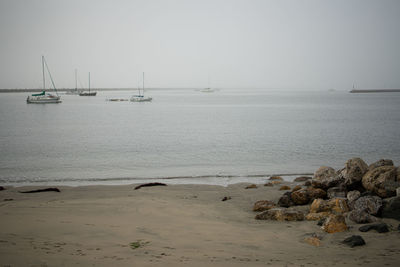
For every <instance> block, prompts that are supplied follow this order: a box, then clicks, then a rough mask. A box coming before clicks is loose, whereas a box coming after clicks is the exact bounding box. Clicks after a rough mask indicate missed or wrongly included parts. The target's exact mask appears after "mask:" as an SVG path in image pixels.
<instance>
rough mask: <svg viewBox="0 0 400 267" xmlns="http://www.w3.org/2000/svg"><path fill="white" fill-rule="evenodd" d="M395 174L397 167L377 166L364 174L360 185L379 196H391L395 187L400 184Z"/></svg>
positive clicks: (393, 194) (394, 192)
mask: <svg viewBox="0 0 400 267" xmlns="http://www.w3.org/2000/svg"><path fill="white" fill-rule="evenodd" d="M396 176H397V169H396V167H394V166H381V167H377V168H375V169H372V170H370V171H368V172H367V173H366V174H365V175H364V177H363V178H362V185H363V187H364V188H365V189H367V190H368V191H371V192H374V193H375V194H377V195H378V196H380V197H383V198H387V197H392V196H395V195H396V189H397V188H398V187H399V186H400V181H397V177H396ZM399 180H400V179H399Z"/></svg>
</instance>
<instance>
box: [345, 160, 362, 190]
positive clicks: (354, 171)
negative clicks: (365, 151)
mask: <svg viewBox="0 0 400 267" xmlns="http://www.w3.org/2000/svg"><path fill="white" fill-rule="evenodd" d="M367 171H368V165H367V164H366V163H365V162H364V161H363V160H362V159H360V158H352V159H349V160H348V161H347V162H346V164H345V168H344V170H343V171H342V175H343V178H344V183H345V185H346V186H347V187H350V188H352V187H354V186H356V185H357V184H359V183H360V182H361V180H362V178H363V176H364V174H365V173H366V172H367Z"/></svg>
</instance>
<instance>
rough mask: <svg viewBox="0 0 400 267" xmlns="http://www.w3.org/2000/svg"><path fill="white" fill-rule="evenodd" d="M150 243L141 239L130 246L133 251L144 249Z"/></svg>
mask: <svg viewBox="0 0 400 267" xmlns="http://www.w3.org/2000/svg"><path fill="white" fill-rule="evenodd" d="M149 243H150V241H143V240H142V239H139V240H137V241H135V242H131V243H129V246H130V248H131V249H138V248H140V247H144V246H145V245H147V244H149Z"/></svg>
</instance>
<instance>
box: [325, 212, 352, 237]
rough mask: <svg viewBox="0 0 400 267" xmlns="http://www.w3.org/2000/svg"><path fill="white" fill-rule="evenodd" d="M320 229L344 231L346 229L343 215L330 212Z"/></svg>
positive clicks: (328, 231)
mask: <svg viewBox="0 0 400 267" xmlns="http://www.w3.org/2000/svg"><path fill="white" fill-rule="evenodd" d="M321 228H322V230H324V231H325V232H327V233H331V234H332V233H337V232H344V231H346V230H347V229H348V227H347V224H346V220H345V218H344V217H343V215H336V214H331V215H329V217H328V218H327V219H326V220H325V222H324V224H323V225H322V227H321Z"/></svg>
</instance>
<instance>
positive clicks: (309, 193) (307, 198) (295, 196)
mask: <svg viewBox="0 0 400 267" xmlns="http://www.w3.org/2000/svg"><path fill="white" fill-rule="evenodd" d="M325 197H326V192H325V191H324V190H322V189H321V188H314V187H309V188H304V189H300V190H297V191H294V192H292V193H291V199H292V201H293V203H294V204H295V205H306V204H309V203H310V202H311V201H313V200H314V199H317V198H325Z"/></svg>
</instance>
